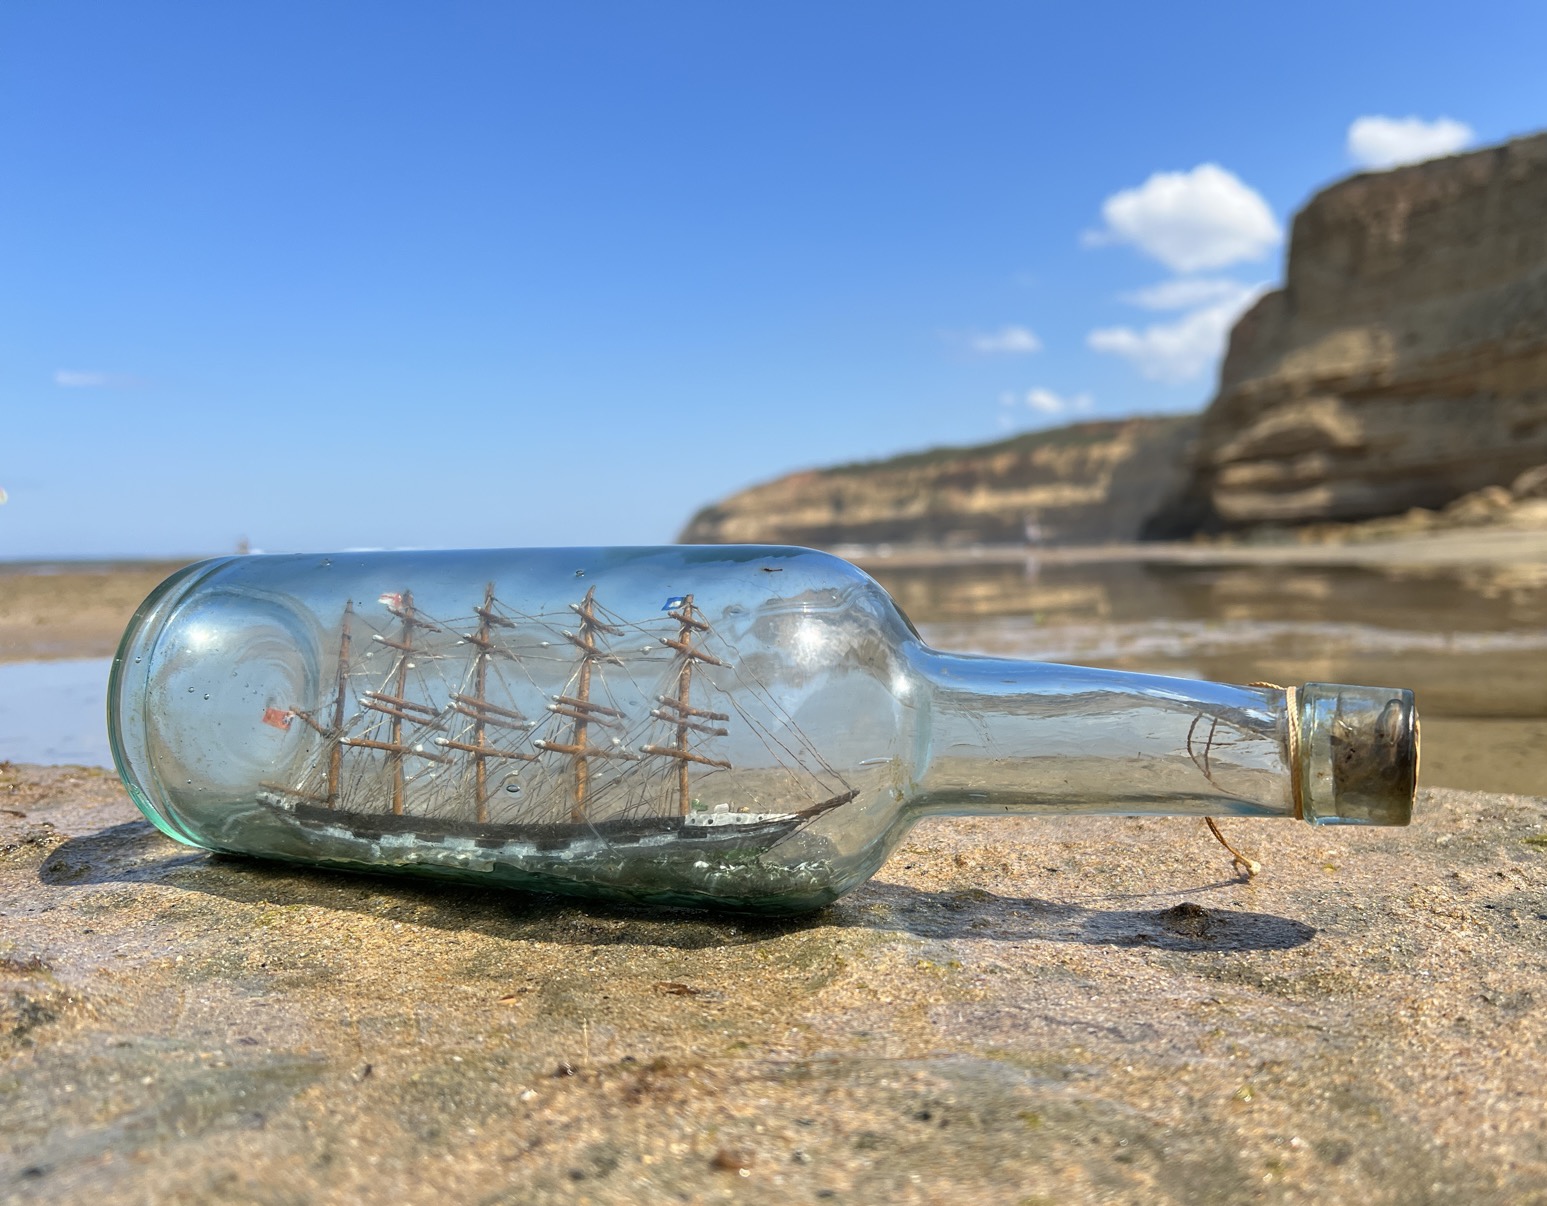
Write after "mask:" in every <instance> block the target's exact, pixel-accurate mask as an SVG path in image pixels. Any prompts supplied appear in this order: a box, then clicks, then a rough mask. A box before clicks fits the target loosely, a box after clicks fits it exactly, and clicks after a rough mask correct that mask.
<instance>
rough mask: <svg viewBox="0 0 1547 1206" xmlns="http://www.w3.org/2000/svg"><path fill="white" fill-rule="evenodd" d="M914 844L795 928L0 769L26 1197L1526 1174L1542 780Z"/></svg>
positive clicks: (1229, 1190) (1, 867)
mask: <svg viewBox="0 0 1547 1206" xmlns="http://www.w3.org/2000/svg"><path fill="white" fill-rule="evenodd" d="M1418 818H1419V819H1418V821H1417V823H1416V824H1414V825H1413V826H1412V827H1411V828H1409V829H1405V830H1389V831H1369V832H1357V831H1348V830H1314V829H1311V828H1310V827H1308V826H1301V825H1295V824H1293V823H1289V822H1284V823H1258V824H1252V823H1247V822H1227V824H1226V828H1227V830H1228V831H1229V832H1230V834H1231V836H1232V837H1234V838H1235V839H1237V840H1238V842H1240V843H1241V844H1243V845H1245V846H1246V847H1247V848H1248V849H1249V850H1250V851H1251V852H1252V853H1254V854H1255V855H1256V856H1257V857H1258V858H1260V859H1262V861H1264V862H1265V863H1266V864H1267V870H1266V871H1265V872H1264V873H1263V874H1262V875H1260V876H1259V877H1258V878H1257V879H1255V880H1254V881H1252V882H1251V883H1249V884H1246V883H1241V882H1239V881H1238V880H1236V879H1235V878H1234V877H1233V876H1232V875H1231V874H1230V873H1229V871H1228V866H1227V863H1226V861H1225V860H1223V859H1222V858H1221V855H1220V852H1219V851H1218V849H1217V848H1216V847H1214V846H1213V845H1212V843H1211V842H1210V841H1209V840H1208V838H1207V836H1206V834H1205V832H1204V830H1203V827H1202V826H1201V825H1200V824H1199V823H1197V822H1195V821H1194V822H1186V821H1175V822H1172V821H1155V820H1103V821H1095V820H1079V819H1074V818H1061V819H1043V820H1029V819H994V820H963V821H950V822H946V821H940V822H932V823H930V824H928V825H926V826H923V827H920V828H919V829H918V830H916V831H915V832H914V833H913V834H912V835H910V838H909V839H908V840H907V841H906V842H905V843H904V845H903V847H902V848H901V849H900V850H899V851H898V852H897V854H896V855H895V856H894V857H893V859H892V860H891V861H890V862H889V863H888V864H887V865H886V866H885V867H884V868H883V869H882V871H881V873H880V874H879V875H878V876H877V877H876V879H875V880H874V881H873V882H872V883H871V884H869V885H867V886H866V887H865V888H863V889H862V890H860V891H858V892H856V893H854V894H853V895H852V896H850V897H848V898H846V899H845V900H843V901H840V902H839V903H838V904H836V905H834V906H832V907H830V908H828V909H826V910H824V911H822V912H820V913H817V914H814V915H812V916H810V917H806V918H801V919H796V920H792V921H785V922H769V921H766V920H765V921H753V920H748V919H744V918H734V917H713V916H702V915H692V914H685V913H684V914H659V913H647V912H643V911H636V910H623V909H611V910H609V909H599V908H587V907H582V906H580V905H578V904H576V903H574V902H566V901H560V900H556V899H552V898H547V897H534V896H524V895H519V894H514V893H498V892H479V891H467V890H459V889H448V888H443V887H438V886H435V885H429V884H419V883H415V882H413V881H409V880H402V879H385V878H374V877H365V876H348V875H342V874H334V873H317V872H310V871H307V870H305V869H303V868H298V867H286V866H281V865H276V864H265V863H259V862H253V861H246V860H239V859H234V858H221V857H214V856H209V855H206V854H202V853H200V852H197V851H192V850H189V849H187V848H185V847H181V846H178V845H176V844H174V843H172V842H171V841H169V840H167V839H165V838H163V837H162V836H161V835H159V834H158V833H156V832H155V831H154V830H153V829H151V828H150V826H148V825H147V824H146V823H145V822H144V821H142V820H141V819H139V815H138V813H137V812H135V810H134V809H133V808H132V807H131V806H130V805H129V803H128V801H127V800H126V799H125V798H124V797H123V795H122V793H121V791H120V790H119V788H118V786H117V784H116V782H115V781H114V780H113V779H112V778H111V777H110V776H107V775H103V774H99V773H90V772H82V771H79V770H71V769H69V768H51V769H50V768H33V767H9V766H7V767H5V768H4V769H3V770H0V1003H3V1004H0V1061H3V1062H0V1085H3V1091H0V1196H3V1197H4V1198H5V1199H6V1200H7V1201H15V1202H22V1203H28V1202H63V1201H86V1200H89V1201H93V1202H99V1203H104V1204H107V1203H116V1202H126V1203H127V1202H145V1201H157V1202H201V1203H202V1202H254V1201H257V1202H292V1201H295V1202H301V1201H305V1202H353V1201H362V1200H375V1201H393V1202H403V1203H418V1202H427V1203H428V1202H435V1203H440V1202H445V1201H480V1202H522V1203H528V1202H534V1203H543V1202H573V1201H578V1200H591V1201H597V1202H613V1201H659V1200H687V1201H709V1200H720V1199H722V1198H728V1197H734V1199H735V1200H744V1201H752V1202H790V1201H811V1200H819V1199H821V1200H826V1199H832V1200H839V1201H843V1200H855V1199H863V1200H869V1201H897V1202H926V1201H1028V1200H1029V1201H1057V1202H1096V1201H1101V1202H1112V1201H1122V1202H1127V1201H1134V1202H1138V1201H1143V1202H1147V1203H1148V1202H1195V1201H1274V1202H1312V1201H1314V1202H1318V1203H1328V1202H1330V1203H1337V1202H1352V1203H1368V1202H1372V1201H1377V1202H1398V1201H1400V1202H1436V1203H1437V1202H1452V1201H1466V1202H1478V1203H1488V1202H1497V1203H1505V1202H1522V1201H1531V1200H1541V1199H1542V1198H1543V1197H1544V1196H1547V1145H1544V1142H1543V1135H1542V1122H1541V1085H1540V1081H1541V1073H1540V1056H1541V1052H1542V1050H1543V1049H1544V1042H1547V927H1544V924H1543V920H1542V901H1543V899H1544V892H1547V800H1541V799H1532V798H1528V797H1520V796H1480V795H1475V794H1467V793H1461V792H1450V791H1445V792H1435V791H1430V792H1426V793H1424V795H1423V797H1422V798H1421V800H1420V806H1419V811H1418Z"/></svg>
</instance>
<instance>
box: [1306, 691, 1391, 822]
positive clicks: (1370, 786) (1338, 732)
mask: <svg viewBox="0 0 1547 1206" xmlns="http://www.w3.org/2000/svg"><path fill="white" fill-rule="evenodd" d="M1298 694H1299V700H1298V706H1299V720H1300V725H1299V729H1300V732H1299V747H1300V759H1299V761H1300V766H1299V774H1300V804H1301V809H1302V812H1303V815H1304V817H1305V819H1306V820H1307V821H1311V822H1313V823H1314V824H1318V825H1406V824H1407V823H1408V822H1409V821H1410V820H1412V816H1413V795H1414V793H1415V792H1416V791H1417V789H1418V709H1417V708H1416V707H1415V705H1414V702H1413V693H1412V692H1411V691H1407V690H1403V689H1401V688H1399V687H1350V686H1344V685H1342V684H1339V683H1306V685H1305V686H1304V687H1303V688H1301V690H1300V691H1299V693H1298Z"/></svg>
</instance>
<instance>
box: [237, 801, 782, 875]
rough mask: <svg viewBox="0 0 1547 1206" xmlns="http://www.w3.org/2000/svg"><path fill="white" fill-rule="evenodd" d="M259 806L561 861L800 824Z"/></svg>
mask: <svg viewBox="0 0 1547 1206" xmlns="http://www.w3.org/2000/svg"><path fill="white" fill-rule="evenodd" d="M258 801H259V803H260V804H262V805H264V806H265V807H266V808H268V809H270V810H272V811H273V812H276V813H278V814H280V815H281V816H283V817H285V818H287V819H289V820H290V821H292V822H293V823H294V824H296V825H298V826H300V827H301V828H303V829H307V830H310V831H313V832H322V833H326V834H328V835H330V836H335V837H341V838H346V839H351V840H354V841H364V842H372V843H380V844H382V845H384V846H404V847H413V848H417V849H420V850H432V849H436V848H443V849H447V850H453V849H454V850H457V851H460V852H466V853H473V852H474V851H477V852H481V853H482V854H483V857H486V858H487V857H495V858H497V857H499V856H501V855H504V856H506V857H517V858H521V857H530V856H532V855H548V856H550V857H552V856H560V857H562V856H563V855H565V854H570V853H582V852H587V851H593V850H595V849H596V848H597V847H599V846H603V847H625V848H627V847H641V846H646V847H649V846H667V845H669V846H672V847H677V848H692V849H705V850H707V849H715V848H723V847H744V846H746V845H747V844H749V843H755V844H757V845H759V846H767V845H769V844H771V843H772V842H774V841H776V840H778V839H779V838H782V837H783V836H785V835H786V834H788V833H789V832H791V831H792V830H794V829H795V827H796V826H797V825H799V824H800V823H801V820H802V819H803V818H801V817H800V816H797V815H795V814H794V813H780V814H773V815H769V816H767V817H766V819H764V818H763V817H747V818H742V817H737V818H735V820H734V821H732V822H729V823H727V820H726V819H725V818H721V819H720V820H719V821H718V822H713V821H711V822H709V823H703V822H701V821H695V820H694V819H693V818H692V817H682V816H653V817H640V818H615V819H608V820H598V821H581V822H571V823H552V824H510V823H508V822H492V821H485V822H477V821H468V820H458V819H455V818H449V817H427V816H397V815H394V814H392V813H377V812H370V813H365V812H354V811H351V810H348V809H343V808H329V807H327V806H326V805H325V804H319V803H316V802H313V801H311V800H308V799H307V798H305V797H302V796H296V795H292V794H291V793H289V792H278V791H263V792H260V793H259V794H258Z"/></svg>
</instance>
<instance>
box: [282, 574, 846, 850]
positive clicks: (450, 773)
mask: <svg viewBox="0 0 1547 1206" xmlns="http://www.w3.org/2000/svg"><path fill="white" fill-rule="evenodd" d="M377 603H378V605H379V606H380V607H382V608H383V609H384V611H385V621H384V622H370V621H368V620H367V618H366V617H364V616H362V615H361V614H360V613H358V612H357V611H356V608H355V605H354V603H353V602H350V603H349V604H347V605H346V606H345V609H344V613H343V617H342V620H341V623H340V626H339V630H338V631H339V636H338V653H337V659H336V669H335V673H334V674H333V676H332V680H331V681H330V682H329V683H328V684H327V685H326V688H325V693H324V697H323V698H322V699H321V700H320V701H314V702H312V703H311V704H309V705H305V706H303V705H301V704H299V703H294V702H292V703H289V704H283V703H282V704H276V705H270V706H268V707H267V708H266V710H265V711H264V713H263V716H262V721H263V723H265V724H268V725H270V726H272V727H274V728H277V729H281V730H283V731H285V732H287V733H288V732H290V731H291V730H292V728H293V727H294V723H295V722H296V721H299V722H300V724H301V725H302V726H304V729H305V730H307V731H308V737H309V739H307V740H305V741H303V742H302V743H301V745H300V749H299V750H298V752H297V753H296V754H295V756H294V758H293V760H292V761H290V762H289V764H288V765H287V768H286V771H285V774H284V777H283V780H282V781H281V782H273V783H266V784H265V785H264V786H263V787H262V789H261V790H260V791H259V792H258V801H259V803H260V804H261V805H263V806H264V807H265V808H268V809H271V810H273V811H274V812H275V813H277V814H279V815H281V816H282V817H283V818H284V819H285V820H287V821H288V822H289V823H291V824H294V825H297V826H300V827H302V828H304V829H306V830H309V831H313V832H317V833H319V834H321V835H325V836H329V837H332V838H338V839H348V840H353V841H365V842H370V843H373V844H378V845H380V846H383V847H392V846H403V847H405V848H410V847H411V848H412V849H414V850H418V851H423V852H425V853H431V852H433V851H435V850H437V849H439V850H441V851H444V853H446V854H448V855H459V854H473V855H476V856H478V857H481V858H492V859H496V860H499V859H502V858H509V859H514V860H517V861H521V860H524V859H527V858H530V857H532V856H536V855H541V856H543V857H544V858H546V859H552V858H555V857H556V858H561V859H562V858H568V857H593V856H595V855H596V854H597V853H598V852H602V851H605V850H607V849H609V848H612V847H625V848H629V847H632V848H639V847H670V848H673V849H681V850H682V851H683V853H685V854H690V853H691V852H692V851H694V850H697V851H700V852H705V853H707V852H708V851H709V850H719V851H721V852H724V851H726V850H728V849H735V848H746V847H755V848H766V847H767V846H769V845H772V844H773V843H774V842H776V841H779V840H780V839H782V838H783V837H785V836H786V835H788V834H790V833H791V832H792V831H794V830H795V829H797V828H799V827H800V826H801V825H803V824H805V823H806V822H808V821H810V820H811V819H812V818H814V817H817V816H820V815H821V814H823V813H825V812H828V811H830V810H831V809H834V808H837V807H839V806H840V805H843V804H846V803H848V802H849V801H851V800H853V799H854V798H855V796H856V795H857V794H858V792H857V791H855V790H853V789H850V788H849V787H848V785H847V783H845V782H844V781H843V778H842V776H841V775H840V774H838V773H837V772H836V771H835V770H833V768H832V767H830V766H828V765H826V764H825V763H824V762H822V761H821V759H820V758H819V757H818V756H817V755H816V753H815V750H814V748H813V747H812V746H811V745H810V743H809V742H807V741H806V740H805V739H804V737H803V735H801V734H800V732H799V730H798V729H797V728H796V727H795V726H794V724H793V721H792V720H791V719H790V718H789V717H788V716H787V715H785V714H784V713H783V712H782V710H780V709H779V707H778V705H777V703H776V702H775V701H774V700H773V699H772V697H771V696H770V695H769V694H768V692H767V691H766V690H762V689H760V684H759V683H758V682H757V681H756V678H755V676H753V675H750V674H748V673H743V671H742V670H741V669H739V668H738V667H737V666H736V665H735V664H734V663H733V661H732V660H731V659H732V658H733V657H734V650H733V649H731V648H730V647H729V646H728V645H727V644H726V643H725V642H724V641H721V640H720V639H719V638H718V637H717V636H716V634H715V633H714V631H713V630H712V629H711V627H710V625H709V623H708V622H707V620H706V619H705V617H704V614H703V613H702V612H701V611H700V610H699V608H698V607H697V606H695V604H694V599H693V596H692V595H691V594H690V595H685V596H679V597H673V598H669V599H667V600H666V603H665V606H664V607H663V608H662V609H661V613H660V614H659V615H657V616H655V617H652V618H651V619H649V620H645V621H629V620H625V619H624V618H623V617H621V616H617V615H615V614H613V613H611V612H609V611H607V610H606V609H605V608H604V607H603V606H602V605H601V603H599V602H598V600H597V597H596V590H595V588H594V587H593V588H591V589H589V590H587V591H586V593H585V595H584V597H583V598H581V599H580V600H579V601H578V602H575V603H571V604H570V605H569V614H568V615H560V616H554V615H541V616H533V615H524V614H522V613H519V612H516V611H513V610H511V609H510V608H508V607H506V606H504V605H503V604H502V603H501V602H500V601H499V600H498V599H497V597H496V594H495V588H494V585H493V584H492V583H491V584H490V585H489V586H487V587H486V588H485V590H484V593H483V599H482V601H481V602H480V603H479V604H478V605H477V606H475V607H474V608H473V611H472V615H471V616H470V617H468V619H467V620H466V621H465V622H462V623H443V622H441V621H439V620H437V619H435V618H433V617H431V616H429V615H426V614H424V613H423V612H421V611H420V610H418V609H417V608H416V606H415V603H414V598H413V595H412V593H410V592H408V591H404V592H402V593H398V594H387V595H382V596H381V597H380V598H379V599H378V600H377ZM365 630H368V631H365ZM738 695H743V696H748V697H750V700H751V701H752V702H753V703H754V704H755V705H756V706H755V707H754V708H750V709H749V708H745V707H742V706H740V705H739V704H738V703H737V702H736V697H737V696H738ZM534 699H535V700H537V701H540V709H541V710H540V711H538V710H537V709H536V708H533V707H532V703H531V701H533V700H534ZM522 701H526V703H527V708H525V709H524V708H523V707H522ZM738 726H739V727H740V729H741V730H742V733H741V735H742V736H745V737H755V738H756V739H757V740H758V742H759V743H760V748H761V749H762V750H763V751H766V756H760V757H758V758H757V759H756V761H757V762H758V764H759V766H758V767H757V768H753V769H750V770H749V771H747V772H745V773H744V774H743V775H742V776H741V777H740V778H739V779H738V777H737V773H736V772H737V768H736V767H735V766H734V765H733V763H732V762H731V761H730V759H729V758H728V757H726V756H725V751H723V750H722V749H720V748H719V747H720V745H722V744H723V743H724V741H725V739H726V738H729V737H731V735H732V732H733V729H734V728H736V727H738ZM770 795H773V796H776V797H777V798H775V799H772V800H770V799H769V798H768V797H769V796H770ZM727 797H729V798H727ZM747 799H750V800H751V801H752V802H751V803H750V804H749V803H746V802H744V801H745V800H747ZM431 857H432V858H433V857H434V856H433V854H432V853H431Z"/></svg>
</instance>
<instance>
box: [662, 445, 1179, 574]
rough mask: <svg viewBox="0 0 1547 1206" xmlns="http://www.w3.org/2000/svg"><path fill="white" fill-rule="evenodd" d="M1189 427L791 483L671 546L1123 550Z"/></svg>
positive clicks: (711, 511) (932, 455) (1173, 479)
mask: <svg viewBox="0 0 1547 1206" xmlns="http://www.w3.org/2000/svg"><path fill="white" fill-rule="evenodd" d="M1196 423H1197V419H1196V416H1181V417H1177V416H1171V417H1165V418H1141V419H1125V420H1120V421H1115V422H1092V423H1079V424H1075V425H1073V426H1070V427H1062V428H1058V429H1056V430H1053V431H1040V432H1031V433H1028V434H1025V435H1021V436H1016V437H1014V438H1013V439H1009V440H1003V441H1001V442H999V443H996V444H988V445H983V446H980V447H975V448H942V449H934V450H932V451H929V452H920V453H913V454H909V455H906V456H900V457H894V458H892V459H891V460H885V461H872V462H867V463H864V464H856V465H844V466H839V467H837V468H832V469H814V470H810V471H807V472H804V473H795V474H790V475H789V476H787V477H782V478H779V479H778V480H776V481H772V482H766V483H764V484H762V485H758V486H753V487H752V488H750V489H748V490H743V491H741V492H740V493H737V494H733V495H731V496H730V497H729V498H726V499H723V500H722V501H720V502H718V503H715V504H713V505H711V506H708V507H705V508H704V509H703V510H701V511H700V512H699V513H698V514H697V515H695V516H694V517H693V518H692V520H691V521H690V522H689V523H688V525H687V527H686V528H685V529H683V531H682V534H681V535H680V536H679V537H678V539H679V540H681V541H683V542H684V543H692V544H724V543H759V542H774V543H788V544H804V545H815V546H818V547H822V546H831V545H835V544H877V543H886V542H892V543H928V544H948V545H949V544H973V543H984V544H1002V543H1009V542H1016V543H1018V542H1021V541H1024V540H1026V539H1027V538H1028V535H1029V536H1030V538H1031V539H1033V540H1034V541H1037V542H1044V543H1075V542H1080V543H1084V542H1101V541H1108V540H1131V539H1133V538H1134V537H1135V536H1136V535H1137V534H1138V532H1139V529H1140V527H1141V525H1142V524H1143V523H1144V521H1145V520H1146V518H1148V516H1149V515H1150V514H1152V513H1153V512H1154V510H1155V508H1156V507H1157V506H1159V505H1160V503H1161V502H1162V501H1163V500H1164V499H1165V498H1167V497H1168V496H1169V495H1171V494H1172V493H1174V492H1175V491H1177V490H1178V489H1180V488H1181V485H1182V482H1183V480H1184V472H1185V470H1184V467H1185V465H1186V464H1187V463H1188V456H1189V450H1190V448H1191V442H1192V440H1193V437H1194V434H1195V429H1196Z"/></svg>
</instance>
